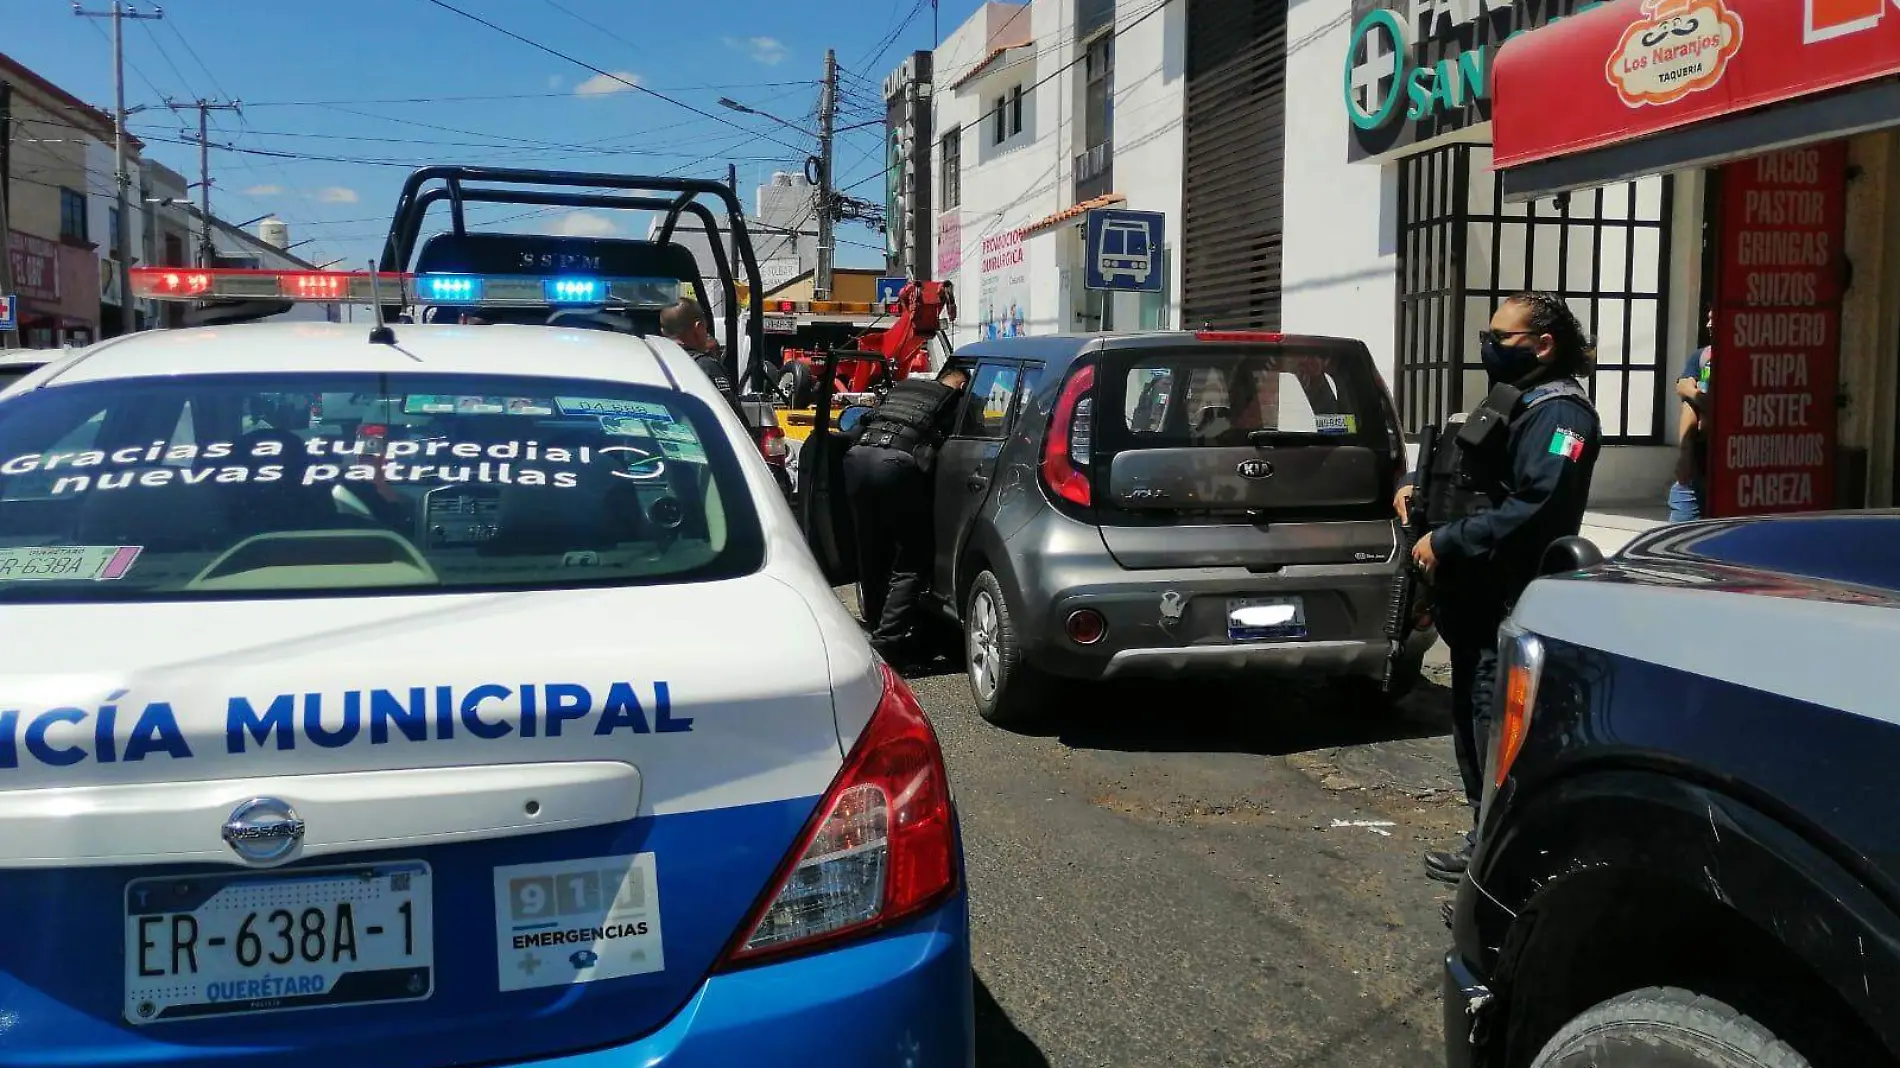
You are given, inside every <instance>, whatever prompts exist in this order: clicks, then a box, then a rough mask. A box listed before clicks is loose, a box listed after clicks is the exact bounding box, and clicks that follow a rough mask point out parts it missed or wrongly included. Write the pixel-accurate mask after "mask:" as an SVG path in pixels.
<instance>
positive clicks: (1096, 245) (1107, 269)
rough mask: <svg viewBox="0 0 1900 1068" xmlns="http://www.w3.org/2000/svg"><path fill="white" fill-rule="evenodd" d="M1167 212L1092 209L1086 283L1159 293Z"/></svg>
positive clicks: (1087, 285)
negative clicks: (1164, 213)
mask: <svg viewBox="0 0 1900 1068" xmlns="http://www.w3.org/2000/svg"><path fill="white" fill-rule="evenodd" d="M1166 225H1167V216H1165V215H1163V214H1161V213H1160V212H1158V211H1126V210H1124V209H1121V208H1096V209H1095V210H1094V211H1091V212H1089V222H1088V249H1087V252H1086V254H1085V255H1084V256H1083V263H1084V272H1083V273H1084V274H1085V275H1086V276H1087V277H1086V278H1085V279H1084V285H1085V287H1086V288H1088V289H1105V290H1113V291H1119V292H1124V293H1159V292H1161V287H1162V282H1163V278H1162V277H1161V250H1162V249H1163V248H1165V247H1166V245H1167V231H1166Z"/></svg>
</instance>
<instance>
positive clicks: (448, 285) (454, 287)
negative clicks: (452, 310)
mask: <svg viewBox="0 0 1900 1068" xmlns="http://www.w3.org/2000/svg"><path fill="white" fill-rule="evenodd" d="M416 295H417V296H418V297H420V298H421V299H422V300H424V301H426V302H429V303H439V304H478V303H480V302H481V299H482V280H481V279H479V278H470V277H468V276H466V275H459V274H425V275H422V276H420V277H418V278H417V279H416Z"/></svg>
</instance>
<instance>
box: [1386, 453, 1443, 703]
mask: <svg viewBox="0 0 1900 1068" xmlns="http://www.w3.org/2000/svg"><path fill="white" fill-rule="evenodd" d="M1437 451H1438V428H1437V427H1435V426H1428V427H1426V428H1425V429H1424V431H1423V432H1422V433H1420V434H1419V436H1418V471H1417V474H1416V475H1414V477H1413V479H1412V499H1411V504H1410V505H1409V506H1408V507H1407V509H1406V513H1405V515H1406V522H1404V523H1401V524H1399V550H1400V551H1401V552H1402V553H1404V559H1403V560H1401V561H1400V564H1399V573H1398V574H1397V575H1395V576H1393V579H1392V603H1391V605H1390V606H1389V607H1387V609H1386V614H1385V637H1386V640H1387V641H1388V642H1390V643H1391V646H1390V648H1389V649H1388V650H1387V651H1386V657H1385V678H1384V681H1383V683H1382V684H1381V688H1382V689H1383V690H1384V691H1385V692H1386V693H1391V692H1393V683H1394V681H1395V680H1396V679H1397V677H1398V671H1399V664H1400V663H1401V662H1402V661H1403V660H1404V659H1405V643H1406V641H1407V640H1408V639H1409V638H1411V636H1412V631H1413V629H1414V624H1416V623H1417V621H1418V600H1419V585H1420V580H1422V579H1423V578H1424V575H1423V574H1422V573H1421V572H1420V570H1419V567H1418V565H1417V564H1415V563H1413V562H1412V547H1413V546H1414V545H1417V544H1418V540H1419V539H1420V538H1423V537H1424V536H1425V534H1426V520H1425V511H1426V504H1425V502H1426V501H1427V499H1429V497H1430V495H1431V482H1432V462H1433V458H1434V456H1435V454H1436V453H1437Z"/></svg>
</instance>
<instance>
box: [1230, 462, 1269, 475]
mask: <svg viewBox="0 0 1900 1068" xmlns="http://www.w3.org/2000/svg"><path fill="white" fill-rule="evenodd" d="M1234 470H1235V471H1237V472H1239V473H1240V477H1241V478H1271V477H1272V476H1273V463H1272V461H1269V460H1242V461H1240V463H1239V465H1238V466H1236V467H1235V468H1234Z"/></svg>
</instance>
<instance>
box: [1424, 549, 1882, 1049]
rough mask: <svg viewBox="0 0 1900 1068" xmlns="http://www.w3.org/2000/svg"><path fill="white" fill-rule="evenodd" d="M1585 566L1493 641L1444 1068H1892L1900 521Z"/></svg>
mask: <svg viewBox="0 0 1900 1068" xmlns="http://www.w3.org/2000/svg"><path fill="white" fill-rule="evenodd" d="M1594 559H1595V555H1594V552H1593V551H1591V550H1590V549H1589V547H1588V545H1587V543H1583V542H1580V541H1579V540H1578V539H1569V540H1568V541H1567V542H1564V543H1559V546H1558V547H1557V549H1556V550H1555V551H1554V554H1553V559H1552V561H1551V562H1550V566H1551V568H1552V569H1553V570H1554V571H1559V572H1563V573H1562V574H1559V575H1556V576H1553V577H1547V578H1543V579H1540V580H1538V581H1537V582H1535V583H1533V584H1532V585H1531V586H1530V588H1529V590H1528V592H1527V593H1526V594H1525V595H1524V597H1523V599H1522V600H1521V601H1520V603H1519V604H1518V607H1517V609H1516V612H1515V613H1514V615H1513V617H1512V619H1511V621H1510V623H1509V624H1507V626H1506V628H1505V634H1504V636H1503V640H1502V642H1501V646H1500V651H1501V654H1502V655H1501V661H1502V662H1501V664H1500V674H1501V676H1502V678H1501V681H1500V684H1499V701H1498V712H1497V716H1498V721H1497V723H1496V724H1495V725H1494V727H1493V734H1494V735H1495V737H1496V747H1495V752H1494V753H1493V755H1492V760H1491V765H1490V769H1489V776H1488V779H1487V784H1486V790H1487V795H1486V797H1485V800H1484V805H1483V809H1482V815H1481V834H1480V845H1479V847H1478V850H1477V853H1476V856H1475V857H1474V858H1473V862H1472V865H1471V867H1470V869H1469V872H1468V873H1467V878H1466V879H1465V881H1464V882H1463V883H1462V884H1461V886H1460V888H1459V892H1458V897H1457V901H1456V905H1455V908H1454V910H1453V913H1452V916H1451V918H1452V921H1453V932H1454V941H1455V945H1454V948H1453V950H1452V952H1451V953H1450V954H1449V956H1448V957H1447V961H1446V964H1447V968H1446V997H1445V1022H1446V1036H1445V1039H1446V1046H1447V1051H1448V1063H1449V1064H1451V1065H1453V1066H1454V1068H1459V1066H1467V1065H1528V1066H1534V1068H1545V1066H1565V1068H1572V1066H1582V1065H1593V1064H1603V1065H1613V1064H1624V1063H1629V1064H1659V1065H1660V1064H1667V1065H1672V1066H1684V1068H1687V1066H1697V1065H1705V1066H1710V1068H1715V1066H1720V1068H1744V1066H1761V1068H1803V1066H1808V1065H1812V1066H1814V1068H1828V1066H1835V1065H1851V1066H1864V1065H1879V1064H1893V1063H1895V1061H1896V1058H1897V1056H1900V1016H1896V1015H1895V1013H1894V1011H1893V1007H1894V1004H1895V994H1896V991H1900V863H1897V862H1896V858H1897V857H1900V852H1897V851H1896V847H1897V846H1900V837H1897V836H1896V832H1895V828H1894V822H1895V821H1894V816H1895V812H1896V808H1895V805H1894V801H1893V795H1892V794H1891V793H1890V792H1889V788H1890V779H1891V776H1892V775H1893V773H1894V768H1895V756H1896V754H1900V730H1897V729H1896V727H1897V725H1900V706H1897V705H1896V703H1895V696H1894V695H1895V691H1896V686H1897V685H1900V673H1897V672H1896V671H1895V669H1894V668H1893V666H1892V664H1893V654H1894V651H1895V650H1896V649H1900V611H1896V609H1900V513H1896V512H1885V513H1838V514H1829V515H1810V516H1796V517H1782V518H1771V519H1745V520H1721V521H1708V522H1702V523H1692V524H1682V525H1678V526H1671V527H1667V528H1663V529H1661V530H1658V531H1655V532H1652V533H1650V534H1648V535H1645V536H1644V537H1642V538H1640V539H1638V540H1637V541H1635V542H1633V543H1632V544H1631V545H1630V546H1628V547H1627V548H1626V549H1625V550H1624V551H1623V552H1621V553H1620V554H1618V555H1617V556H1616V557H1614V558H1613V559H1611V560H1610V561H1608V562H1607V563H1601V564H1598V565H1597V566H1594V567H1588V568H1587V569H1581V570H1577V568H1578V566H1579V565H1587V564H1590V563H1592V562H1593V560H1594Z"/></svg>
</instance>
